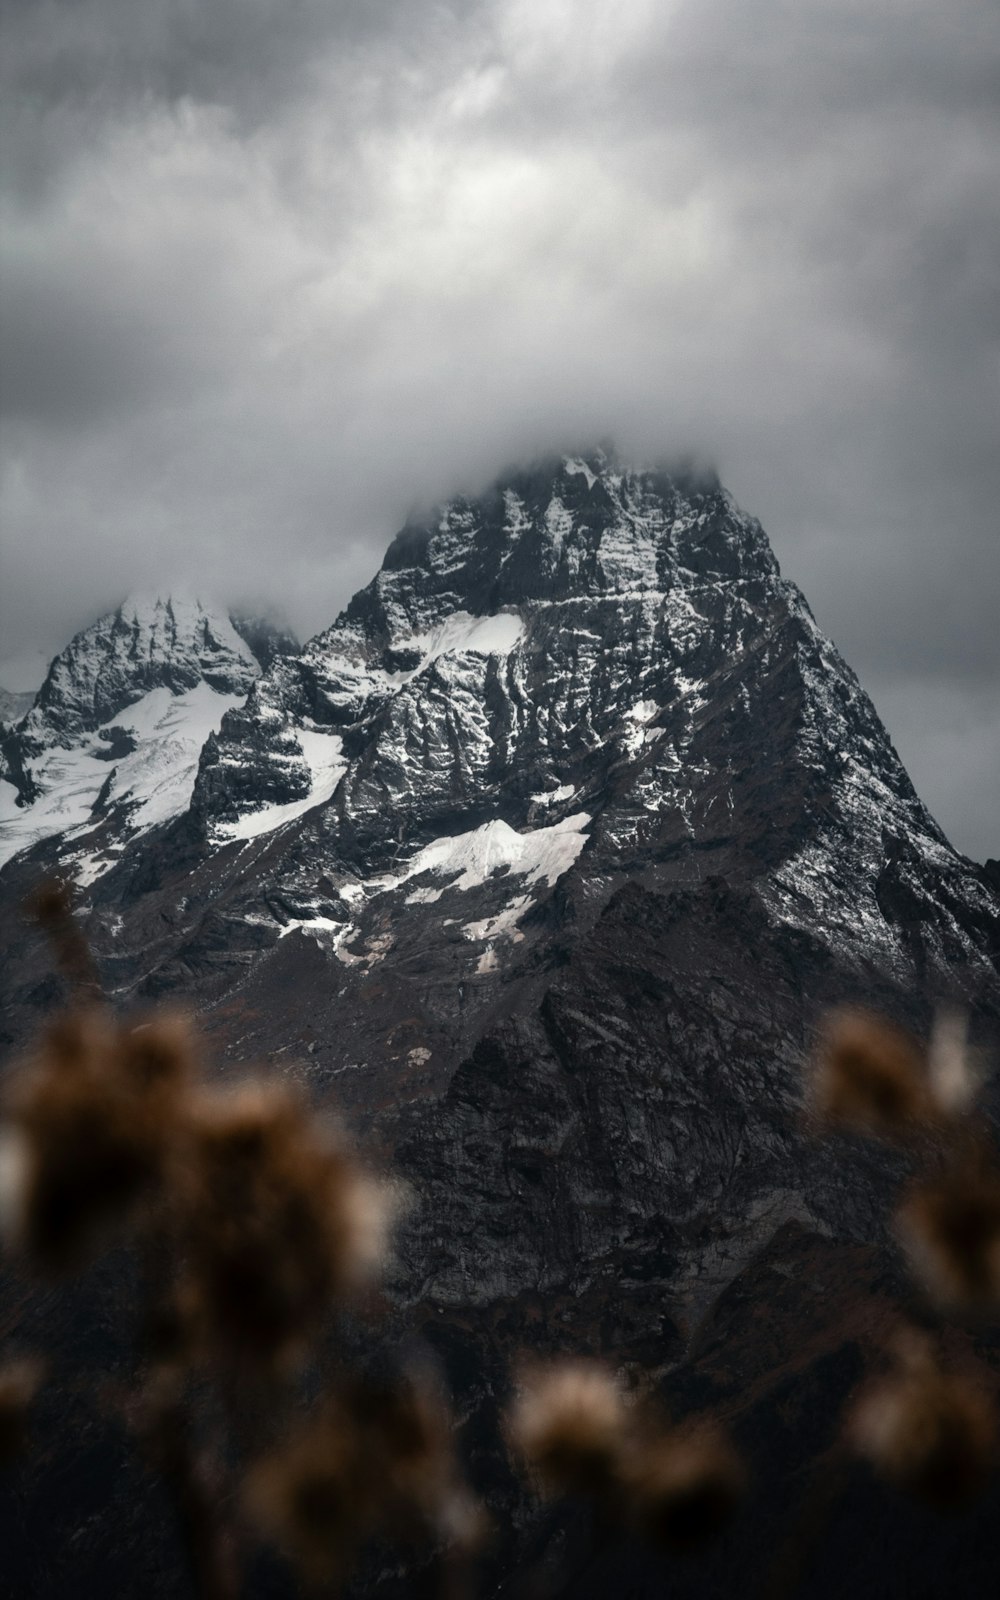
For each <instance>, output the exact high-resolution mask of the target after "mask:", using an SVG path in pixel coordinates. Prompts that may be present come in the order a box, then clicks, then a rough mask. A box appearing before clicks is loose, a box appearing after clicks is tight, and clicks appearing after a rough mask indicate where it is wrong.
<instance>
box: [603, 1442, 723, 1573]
mask: <svg viewBox="0 0 1000 1600" xmlns="http://www.w3.org/2000/svg"><path fill="white" fill-rule="evenodd" d="M743 1488H744V1472H743V1468H742V1465H741V1463H740V1460H739V1457H738V1456H737V1455H736V1453H735V1451H734V1450H733V1448H732V1446H731V1445H730V1444H729V1443H728V1441H727V1440H726V1439H725V1438H724V1437H723V1435H722V1434H721V1433H719V1432H718V1430H717V1429H715V1428H713V1427H710V1426H709V1425H707V1424H705V1425H701V1426H699V1427H696V1428H692V1429H685V1430H681V1429H675V1430H672V1431H669V1432H666V1433H662V1434H660V1435H659V1436H654V1437H653V1438H652V1439H651V1440H649V1441H648V1442H645V1443H643V1444H641V1445H640V1446H639V1447H638V1449H637V1450H636V1452H635V1455H634V1456H632V1457H630V1459H629V1461H628V1463H627V1465H626V1468H625V1474H624V1489H625V1495H626V1503H627V1505H628V1507H629V1509H630V1511H631V1515H632V1516H633V1518H634V1519H635V1522H636V1524H637V1525H638V1527H639V1529H640V1531H641V1532H642V1533H643V1534H644V1535H645V1536H646V1538H648V1539H652V1540H653V1541H654V1542H656V1543H657V1544H663V1545H666V1546H668V1548H670V1549H673V1550H694V1549H697V1548H699V1547H700V1546H703V1545H705V1544H708V1543H710V1542H711V1540H713V1539H714V1538H715V1537H716V1536H717V1534H718V1533H719V1532H720V1531H721V1530H722V1528H723V1527H724V1526H725V1525H726V1523H727V1522H728V1521H729V1519H730V1518H731V1517H732V1515H733V1512H734V1511H735V1510H736V1507H737V1505H738V1504H739V1501H740V1499H741V1496H742V1494H743Z"/></svg>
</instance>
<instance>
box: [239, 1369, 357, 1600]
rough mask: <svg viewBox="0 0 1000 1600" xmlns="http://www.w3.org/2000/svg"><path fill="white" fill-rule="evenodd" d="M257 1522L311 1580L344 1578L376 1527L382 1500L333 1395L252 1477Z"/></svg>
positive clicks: (251, 1507)
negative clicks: (360, 1548)
mask: <svg viewBox="0 0 1000 1600" xmlns="http://www.w3.org/2000/svg"><path fill="white" fill-rule="evenodd" d="M244 1498H245V1502H246V1506H247V1510H248V1511H249V1513H250V1515H251V1517H252V1518H253V1520H254V1521H255V1522H256V1523H257V1524H259V1526H260V1527H261V1529H262V1530H263V1532H264V1533H265V1535H266V1536H267V1537H269V1538H270V1539H272V1540H273V1541H274V1543H275V1544H277V1545H278V1546H279V1548H281V1549H282V1550H284V1551H285V1553H286V1554H287V1555H288V1556H289V1557H290V1558H291V1559H292V1560H293V1561H294V1562H295V1564H296V1566H297V1567H298V1568H299V1570H300V1572H301V1573H302V1576H303V1577H304V1578H305V1580H306V1582H307V1583H310V1584H316V1585H319V1584H322V1583H327V1582H329V1581H331V1580H332V1579H334V1578H336V1577H339V1576H342V1575H343V1574H344V1573H345V1572H346V1571H347V1569H348V1568H349V1566H350V1564H351V1562H352V1561H353V1560H354V1558H355V1555H356V1553H357V1550H358V1548H359V1546H360V1545H361V1544H362V1543H363V1541H364V1539H365V1538H366V1537H367V1536H368V1534H369V1533H370V1532H371V1529H372V1527H373V1526H374V1523H375V1520H376V1515H377V1498H376V1497H375V1496H374V1494H373V1484H372V1481H371V1476H370V1474H369V1473H368V1472H366V1471H365V1463H364V1459H363V1453H362V1448H361V1439H360V1437H359V1435H358V1433H357V1431H356V1429H355V1426H354V1421H353V1418H352V1417H351V1414H350V1410H349V1409H348V1408H347V1407H346V1406H345V1405H344V1404H343V1403H342V1402H341V1401H340V1400H339V1399H336V1398H331V1399H329V1400H327V1402H326V1403H325V1405H324V1407H323V1409H322V1410H321V1411H320V1413H319V1414H318V1415H317V1416H315V1417H313V1418H311V1419H310V1420H309V1421H308V1422H307V1423H305V1424H304V1425H303V1426H302V1427H301V1428H299V1429H298V1431H297V1432H296V1433H295V1434H293V1436H292V1437H291V1439H290V1440H289V1441H288V1443H287V1444H286V1445H285V1446H284V1447H283V1448H281V1449H280V1450H278V1451H276V1452H275V1453H274V1454H272V1455H270V1456H268V1457H266V1458H265V1459H264V1460H262V1461H260V1462H259V1463H258V1464H257V1465H256V1466H255V1467H254V1468H253V1470H252V1471H251V1472H250V1473H249V1474H248V1477H247V1480H246V1484H245V1489H244Z"/></svg>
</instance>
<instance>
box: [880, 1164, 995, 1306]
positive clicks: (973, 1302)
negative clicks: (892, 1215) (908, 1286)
mask: <svg viewBox="0 0 1000 1600" xmlns="http://www.w3.org/2000/svg"><path fill="white" fill-rule="evenodd" d="M896 1230H897V1233H898V1235H899V1238H900V1242H901V1243H902V1245H903V1248H904V1249H905V1251H906V1253H907V1255H908V1257H909V1259H910V1262H911V1265H912V1267H913V1269H914V1271H915V1273H916V1274H917V1276H918V1277H920V1278H921V1279H922V1280H923V1281H924V1283H925V1284H926V1285H927V1288H928V1290H929V1292H930V1293H931V1294H932V1295H933V1297H934V1299H935V1300H937V1301H938V1302H939V1304H941V1305H942V1306H945V1307H947V1308H949V1309H950V1310H953V1311H967V1312H970V1311H971V1312H975V1311H980V1312H988V1311H990V1310H995V1309H997V1308H1000V1174H998V1173H997V1172H996V1171H995V1170H991V1169H990V1168H988V1167H984V1166H982V1165H980V1164H978V1163H968V1164H966V1165H963V1166H959V1167H956V1168H955V1169H954V1170H953V1171H951V1172H949V1173H947V1174H946V1175H945V1176H944V1177H943V1178H939V1179H937V1180H935V1181H934V1182H931V1183H927V1184H921V1185H919V1186H918V1187H916V1188H914V1189H913V1190H912V1191H911V1192H910V1194H909V1196H908V1198H907V1199H906V1200H905V1201H904V1202H903V1204H902V1206H901V1207H900V1209H899V1211H898V1213H897V1215H896Z"/></svg>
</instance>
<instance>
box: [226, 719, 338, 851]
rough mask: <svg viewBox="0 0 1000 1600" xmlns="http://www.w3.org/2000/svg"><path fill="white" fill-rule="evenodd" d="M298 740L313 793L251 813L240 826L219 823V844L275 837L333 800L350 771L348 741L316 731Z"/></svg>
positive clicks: (298, 735)
mask: <svg viewBox="0 0 1000 1600" xmlns="http://www.w3.org/2000/svg"><path fill="white" fill-rule="evenodd" d="M296 738H297V739H298V741H299V744H300V745H301V747H302V754H303V756H304V757H305V760H306V764H307V765H308V767H309V777H310V782H309V793H308V794H307V795H306V796H305V797H304V798H303V799H302V800H290V801H288V802H287V803H286V804H285V805H270V806H262V807H261V809H260V810H259V811H248V812H247V813H246V814H245V815H244V816H242V817H240V818H239V820H238V821H237V822H220V823H216V825H215V829H214V833H215V838H216V840H217V841H218V842H219V843H226V844H228V843H230V842H231V841H232V840H234V839H258V838H260V836H261V835H262V834H265V833H273V831H274V829H275V828H282V827H284V825H285V823H287V822H292V821H293V820H294V819H295V818H296V817H301V816H303V815H304V814H305V812H307V811H311V810H312V809H313V807H314V806H319V805H323V804H324V803H325V802H326V801H327V800H330V799H331V798H332V796H333V793H334V790H335V789H336V787H337V785H338V783H339V782H340V780H341V778H342V777H343V775H344V773H345V772H346V771H347V762H346V760H345V759H344V756H343V747H344V741H343V739H342V738H341V736H340V734H339V733H325V732H320V731H319V730H318V729H316V728H299V729H297V730H296Z"/></svg>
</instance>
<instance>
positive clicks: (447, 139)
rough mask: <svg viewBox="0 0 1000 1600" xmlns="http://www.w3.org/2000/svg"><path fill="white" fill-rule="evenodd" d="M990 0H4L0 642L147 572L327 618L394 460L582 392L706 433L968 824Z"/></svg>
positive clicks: (987, 603)
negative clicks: (7, 152)
mask: <svg viewBox="0 0 1000 1600" xmlns="http://www.w3.org/2000/svg"><path fill="white" fill-rule="evenodd" d="M989 13H990V8H989V7H986V6H983V5H981V4H980V3H979V0H956V3H955V4H953V5H952V6H950V7H948V8H943V7H941V6H939V5H937V4H936V3H935V4H931V3H930V0H915V3H913V4H910V5H908V6H906V7H901V6H899V5H898V4H896V3H895V0H866V3H864V4H861V3H860V0H815V3H813V4H810V5H809V6H807V7H803V6H801V5H799V4H793V3H792V0H742V3H738V0H697V3H696V0H673V3H669V0H656V3H654V0H623V4H621V5H620V6H618V7H615V8H614V10H613V11H612V10H611V9H610V8H608V7H606V6H604V5H598V4H596V3H581V0H572V3H571V0H482V3H480V4H467V5H452V6H450V7H447V8H446V7H442V6H440V5H436V4H433V3H431V0H427V3H426V4H424V3H423V0H407V3H405V4H403V3H402V0H400V3H395V4H393V3H389V0H385V3H383V4H379V5H371V4H364V5H362V4H360V0H359V3H358V4H357V5H348V6H345V5H339V6H338V5H331V4H322V3H320V0H300V3H299V4H293V3H288V0H285V3H283V4H278V3H277V0H267V3H265V0H253V3H250V0H241V3H237V0H201V3H199V4H197V5H196V4H194V3H193V0H192V3H191V4H181V3H177V4H173V5H161V4H159V3H153V0H130V3H128V4H126V3H125V0H80V3H79V4H76V5H72V6H71V5H70V4H69V0H58V3H57V0H41V3H33V4H32V5H30V6H27V5H16V4H14V5H12V4H10V3H8V4H7V6H6V10H5V16H6V41H7V48H6V50H5V51H4V52H3V56H4V62H5V65H4V68H3V70H4V71H5V72H6V73H7V89H8V93H7V95H6V96H5V97H4V104H5V105H6V107H7V111H6V113H5V115H6V116H7V118H8V120H9V132H10V135H11V140H10V142H9V148H10V149H12V150H13V152H14V158H13V159H12V160H11V161H10V163H9V168H10V172H11V178H10V182H9V185H8V191H7V194H6V198H5V201H4V208H5V219H6V220H5V225H4V230H3V233H4V238H3V244H4V253H5V256H6V258H7V263H8V264H7V268H6V279H7V289H6V292H5V296H4V307H5V324H6V329H7V332H6V335H5V339H6V346H5V354H6V357H7V359H6V362H5V366H6V371H7V383H6V387H5V404H6V406H7V407H8V419H9V420H8V422H7V424H6V426H5V433H4V452H5V483H6V487H5V495H4V502H3V505H4V533H5V539H6V544H7V554H6V557H5V577H6V584H5V595H6V596H7V598H6V599H5V601H4V616H3V622H4V626H5V629H6V630H7V632H8V633H9V634H10V635H11V639H12V647H14V646H20V645H21V643H22V642H26V641H28V642H30V638H31V637H32V636H39V635H40V634H42V633H45V634H46V642H47V643H48V644H50V645H51V647H53V648H54V647H55V646H56V645H57V644H59V643H60V642H61V638H60V636H59V635H60V634H61V633H62V632H64V631H65V630H66V629H68V628H70V627H72V626H74V625H76V623H77V622H78V621H79V620H82V619H81V616H80V613H81V611H82V610H87V609H89V610H92V611H96V610H98V609H100V607H101V606H102V605H104V604H106V603H107V601H108V600H109V599H110V598H113V591H114V592H117V591H118V590H119V589H120V588H121V586H122V584H123V583H125V584H127V583H129V582H140V581H141V582H146V581H161V580H165V581H171V580H172V578H173V577H174V576H183V577H185V578H186V579H187V580H188V581H190V580H191V579H192V578H196V579H197V581H199V582H200V583H203V584H204V585H205V586H206V587H211V588H215V589H216V590H218V591H220V592H224V593H226V594H234V597H235V598H240V599H246V598H252V597H253V592H254V591H256V592H257V593H259V594H261V595H263V596H264V597H265V598H271V597H273V598H275V599H277V600H278V601H279V602H280V603H282V604H285V605H286V606H287V607H288V608H289V610H290V612H291V613H292V615H293V618H294V620H295V621H296V622H297V624H298V625H299V627H300V628H302V629H303V630H305V631H310V630H312V629H315V628H318V627H320V626H322V625H323V624H324V623H326V622H327V621H329V620H330V618H331V617H332V615H333V613H334V612H335V610H336V609H337V607H338V606H339V605H340V604H341V603H342V602H343V601H344V600H345V599H346V598H347V596H348V594H349V593H350V591H351V589H352V588H353V587H355V586H356V584H357V583H359V582H361V581H364V579H366V578H367V577H368V576H369V575H370V572H371V570H372V569H373V567H374V566H375V564H376V563H377V560H378V559H379V555H380V552H381V549H382V547H383V546H384V544H385V542H386V541H387V539H388V537H389V536H390V534H391V532H392V531H393V530H394V528H395V527H396V526H398V525H399V523H400V522H401V521H402V520H403V518H404V516H405V514H406V512H407V510H408V508H409V506H410V504H411V503H412V502H413V501H419V500H423V501H426V500H433V499H436V498H439V497H442V496H444V495H446V494H447V493H449V492H450V491H451V490H452V489H453V488H456V487H465V488H469V489H473V488H475V487H477V486H478V485H479V484H480V483H482V482H483V481H485V480H486V479H488V478H489V477H490V476H491V475H492V474H493V473H494V472H495V471H496V470H498V469H499V468H500V467H501V466H502V465H503V464H504V463H505V462H507V461H509V460H511V459H513V458H516V457H518V456H521V455H533V454H537V453H539V452H543V451H546V450H548V449H551V448H559V447H561V446H562V445H564V444H566V445H570V444H573V443H574V442H575V441H578V440H579V439H581V438H585V437H601V436H604V435H606V434H609V433H610V434H613V435H614V436H615V437H616V438H617V439H618V441H619V443H620V445H621V446H622V447H623V448H624V449H625V450H632V451H634V452H635V453H637V454H639V455H642V456H647V457H652V456H660V455H662V454H663V453H664V452H666V453H681V452H684V451H689V452H692V453H693V454H695V455H697V456H700V457H706V458H712V459H714V460H715V461H716V462H717V463H718V466H719V470H720V473H721V475H722V477H723V479H724V480H725V481H726V482H727V483H728V485H729V486H730V487H731V488H732V489H733V491H734V493H736V494H737V496H738V497H739V498H740V499H741V500H742V501H743V502H744V503H745V504H746V505H747V506H748V507H750V508H751V509H752V510H754V511H755V512H756V513H757V514H758V515H759V516H760V517H761V519H762V520H763V521H764V523H765V525H766V526H767V527H768V529H769V531H770V532H771V535H772V538H773V541H774V544H775V547H776V549H777V552H778V554H779V557H780V559H781V560H782V563H783V566H784V568H785V570H786V571H787V572H788V573H789V575H790V576H792V577H794V578H796V579H797V580H798V581H799V582H800V583H801V584H802V586H803V588H804V589H805V590H806V592H807V594H808V596H809V598H810V601H811V602H812V604H813V606H814V609H815V610H816V612H817V615H818V617H819V620H820V622H821V623H822V625H823V626H825V627H826V628H827V629H828V630H829V631H830V632H831V633H832V634H833V636H834V637H835V638H836V639H837V641H838V643H839V644H840V645H841V647H842V648H843V649H844V651H845V653H846V654H847V656H848V658H849V659H850V660H851V661H852V664H853V665H854V666H855V667H856V669H857V670H858V672H859V674H860V675H861V677H862V679H863V681H866V682H867V683H868V684H869V686H870V687H871V688H872V689H873V691H874V693H875V697H876V703H877V704H880V706H881V708H882V709H883V711H884V714H885V715H886V717H887V720H888V722H889V726H890V731H892V732H895V731H896V729H897V728H898V729H899V730H902V731H901V732H900V733H899V738H900V741H901V745H902V747H903V754H904V756H905V757H906V758H907V759H908V760H909V761H910V762H911V764H912V766H913V768H914V775H915V777H916V778H917V779H918V782H919V784H920V787H921V791H922V792H923V793H924V794H925V797H926V798H927V799H928V801H929V803H930V804H931V805H932V809H935V810H936V811H937V812H938V813H939V814H940V816H941V820H942V821H943V822H944V824H945V826H946V827H948V828H950V829H951V830H952V831H953V832H954V834H955V836H956V839H957V842H959V843H961V844H964V846H965V848H968V849H973V848H975V849H977V850H980V851H984V850H987V849H989V850H990V851H991V853H994V854H995V853H996V851H997V849H998V848H1000V840H994V842H993V843H992V844H990V843H989V840H988V839H987V834H988V833H989V832H990V830H991V829H993V828H994V827H995V824H994V823H993V822H992V820H990V817H991V812H990V804H989V802H988V800H987V798H986V792H985V788H984V785H985V783H986V778H987V774H988V769H989V758H988V756H987V755H985V754H984V752H986V751H989V750H990V749H995V745H996V738H997V727H996V721H995V718H993V719H991V717H990V715H989V712H988V707H989V704H990V703H991V701H990V696H991V693H992V692H995V684H996V680H997V677H998V675H1000V663H998V646H997V642H996V641H997V630H996V628H995V623H994V616H993V613H994V610H995V605H994V604H993V603H992V596H993V594H994V592H995V584H996V568H997V532H998V530H997V511H996V508H997V505H998V504H1000V462H998V456H1000V452H997V450H996V448H995V444H996V440H995V432H996V421H995V419H996V414H997V412H996V408H997V403H998V380H997V362H996V348H997V339H998V332H1000V330H998V319H1000V285H998V281H997V271H998V268H997V263H998V262H1000V204H998V201H997V196H996V192H995V181H994V166H995V149H996V147H997V145H998V144H1000V138H998V134H1000V127H998V125H997V118H998V113H997V108H996V102H995V100H994V99H991V96H990V87H991V83H992V81H993V79H994V77H995V74H996V68H997V63H998V59H1000V31H998V30H997V28H996V25H995V18H991V17H990V14H989ZM67 553H71V554H72V559H73V561H74V564H75V570H74V572H73V576H72V580H71V581H69V580H68V579H67V577H66V566H67ZM237 589H238V590H239V594H238V595H236V594H235V591H236V590H237ZM931 706H934V707H937V708H938V710H937V711H935V712H934V715H933V716H932V715H931V714H930V712H929V711H927V710H925V708H928V707H931ZM961 706H966V707H967V708H968V710H967V714H963V715H959V714H958V712H957V710H956V708H958V707H961ZM942 707H948V708H950V709H949V710H948V711H944V710H941V708H942ZM935 718H937V722H935V720H934V719H935ZM932 725H933V726H932ZM934 726H939V728H940V729H944V730H945V732H939V733H937V734H936V733H934V732H933V727H934ZM921 727H925V728H926V737H925V738H924V741H923V743H921V734H920V729H921ZM946 769H947V770H946ZM963 772H964V773H965V774H966V776H967V778H968V784H967V786H966V787H965V788H963V787H962V784H961V782H960V780H959V778H958V777H956V774H959V775H960V774H961V773H963ZM960 789H961V790H962V793H963V794H965V796H966V798H965V799H962V798H961V796H960V794H959V790H960ZM969 796H971V797H972V798H971V799H970V798H969ZM976 797H978V799H977V798H976ZM977 807H978V810H977ZM976 815H979V817H980V821H979V822H978V823H977V822H976V821H975V816H976Z"/></svg>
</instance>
